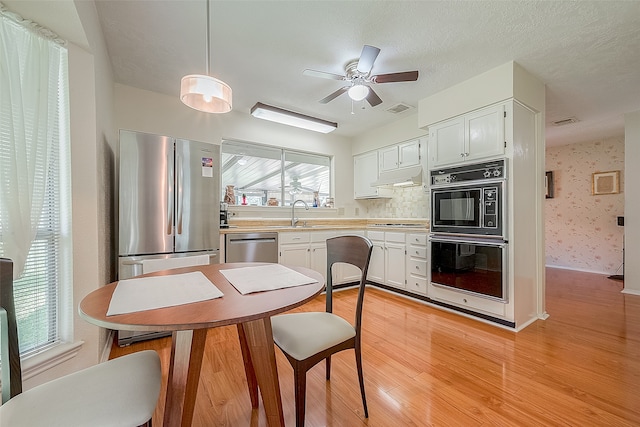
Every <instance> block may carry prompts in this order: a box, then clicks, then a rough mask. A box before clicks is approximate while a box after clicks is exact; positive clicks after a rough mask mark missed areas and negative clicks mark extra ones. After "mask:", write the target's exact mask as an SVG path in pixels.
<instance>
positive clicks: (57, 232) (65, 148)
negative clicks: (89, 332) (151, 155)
mask: <svg viewBox="0 0 640 427" xmlns="http://www.w3.org/2000/svg"><path fill="white" fill-rule="evenodd" d="M0 6H1V5H0ZM14 16H15V15H12V14H9V13H5V12H4V10H3V9H2V7H0V71H1V72H0V194H1V196H0V256H2V257H7V258H11V259H13V261H14V270H15V272H18V273H19V277H18V278H16V279H14V299H15V305H16V312H17V320H18V334H19V341H20V353H21V354H22V355H23V356H24V355H28V354H33V353H36V352H39V351H41V350H43V349H46V348H48V347H50V346H51V345H54V344H56V343H58V342H59V341H61V339H62V338H67V337H66V334H67V332H68V331H70V328H69V327H67V326H66V325H67V321H69V320H70V318H71V316H72V312H71V311H70V310H71V306H70V304H69V302H68V300H69V298H68V297H70V295H71V292H70V291H71V288H72V284H71V277H72V272H71V268H72V267H71V259H72V254H71V231H70V228H71V218H70V213H71V196H70V194H71V192H70V188H71V185H70V168H71V166H70V155H69V149H70V145H69V108H68V106H69V100H68V92H69V90H68V79H67V50H66V48H65V47H64V46H62V45H61V44H60V43H59V41H57V40H54V39H52V38H51V37H52V35H51V33H49V32H47V33H46V34H45V35H43V34H44V33H45V32H43V31H40V30H38V28H42V27H39V26H37V25H34V24H31V23H29V22H28V21H26V22H27V23H26V24H23V23H20V19H16V18H15V17H14ZM29 25H31V26H29ZM53 36H55V35H53ZM43 94H45V96H42V95H43ZM14 276H15V273H14Z"/></svg>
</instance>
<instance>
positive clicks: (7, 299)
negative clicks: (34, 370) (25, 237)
mask: <svg viewBox="0 0 640 427" xmlns="http://www.w3.org/2000/svg"><path fill="white" fill-rule="evenodd" d="M0 349H1V353H0V358H1V359H2V403H5V402H6V401H7V400H9V399H11V398H12V397H14V396H16V395H18V394H20V393H22V369H21V367H20V348H19V347H18V326H17V324H16V309H15V306H14V303H13V261H11V260H10V259H7V258H0Z"/></svg>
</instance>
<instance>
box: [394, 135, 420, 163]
mask: <svg viewBox="0 0 640 427" xmlns="http://www.w3.org/2000/svg"><path fill="white" fill-rule="evenodd" d="M398 157H399V162H398V163H399V164H398V167H401V168H407V167H409V166H418V165H419V164H420V140H419V139H415V140H413V141H408V142H403V143H402V144H398Z"/></svg>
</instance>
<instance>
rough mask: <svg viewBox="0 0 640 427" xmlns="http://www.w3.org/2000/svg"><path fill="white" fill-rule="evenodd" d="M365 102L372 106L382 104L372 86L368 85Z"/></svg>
mask: <svg viewBox="0 0 640 427" xmlns="http://www.w3.org/2000/svg"><path fill="white" fill-rule="evenodd" d="M367 102H368V103H369V105H371V106H372V107H375V106H376V105H378V104H382V99H380V97H379V96H378V94H377V93H375V91H374V90H373V88H372V87H369V94H368V95H367Z"/></svg>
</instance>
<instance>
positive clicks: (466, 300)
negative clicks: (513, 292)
mask: <svg viewBox="0 0 640 427" xmlns="http://www.w3.org/2000/svg"><path fill="white" fill-rule="evenodd" d="M429 298H433V299H434V300H439V301H442V302H446V303H449V304H453V305H455V306H458V307H461V308H466V309H467V310H471V311H475V312H478V313H485V314H490V315H492V316H499V317H502V318H505V316H506V309H507V305H506V304H505V303H502V302H499V301H492V300H490V299H486V298H481V297H476V296H473V295H469V294H466V293H464V292H458V291H455V290H450V289H446V288H442V287H440V286H436V285H434V284H429ZM507 320H510V319H507Z"/></svg>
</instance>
